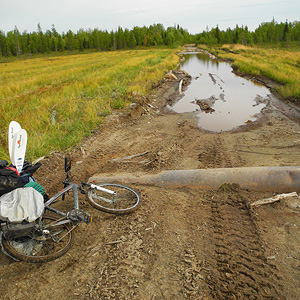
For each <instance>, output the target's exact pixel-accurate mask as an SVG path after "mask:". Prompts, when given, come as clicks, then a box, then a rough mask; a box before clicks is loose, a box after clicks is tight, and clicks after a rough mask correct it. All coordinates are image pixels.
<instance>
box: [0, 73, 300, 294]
mask: <svg viewBox="0 0 300 300" xmlns="http://www.w3.org/2000/svg"><path fill="white" fill-rule="evenodd" d="M176 76H177V77H178V80H177V81H176V80H175V81H174V80H173V79H165V80H164V81H163V82H162V86H159V87H158V88H157V89H155V90H153V93H152V95H151V96H149V99H136V105H134V106H132V107H131V108H130V109H128V110H126V111H121V112H115V113H114V114H112V115H111V116H109V117H107V118H106V121H105V123H104V124H102V125H101V126H99V128H98V130H96V131H95V132H94V134H93V136H92V137H90V138H87V139H86V141H83V142H82V144H81V145H79V146H78V147H74V148H73V149H69V150H68V151H66V153H67V154H68V156H70V157H71V158H72V160H73V165H72V174H73V175H76V176H77V177H78V178H80V179H81V180H84V181H87V180H88V179H89V178H90V177H91V176H93V175H94V174H99V173H107V174H111V175H118V174H121V173H122V174H124V173H125V174H126V173H128V174H131V175H135V174H136V175H139V174H145V173H146V174H156V173H159V172H161V171H165V170H186V169H198V168H226V167H227V168H228V167H243V166H246V167H257V166H299V165H300V156H299V147H300V125H299V123H298V122H296V121H295V120H299V119H300V118H299V116H300V114H297V110H294V109H292V112H293V113H295V114H296V115H297V117H298V118H287V117H286V116H285V115H284V113H282V112H281V111H280V110H276V109H274V108H273V106H271V107H270V109H268V111H265V112H264V118H263V119H261V121H259V122H257V123H255V124H247V125H246V126H247V127H245V128H243V129H237V130H234V131H232V132H219V133H213V132H207V131H204V130H201V129H199V128H198V127H197V120H196V119H195V118H194V116H193V115H190V114H174V113H170V112H166V111H165V109H164V108H165V107H166V103H168V102H170V103H173V102H174V101H176V99H177V98H178V96H179V95H178V84H179V81H180V80H181V79H184V84H183V86H184V88H185V87H186V86H187V84H188V82H189V80H190V79H189V78H185V77H183V76H184V74H180V73H176ZM180 76H181V77H180ZM148 102H149V104H151V106H149V105H148ZM282 105H283V104H281V106H282ZM284 111H285V112H287V111H290V108H289V107H286V108H285V110H284ZM141 153H146V154H145V155H142V156H138V158H137V159H133V160H130V161H127V160H126V161H124V160H122V159H121V160H117V161H113V159H116V158H117V159H120V158H122V157H127V156H130V155H133V154H141ZM64 155H65V153H53V154H52V155H51V156H49V157H46V158H45V159H43V161H42V167H41V168H40V169H39V170H38V172H37V174H36V176H35V178H36V180H37V181H38V182H39V183H40V184H42V185H43V186H45V188H46V190H47V193H49V194H50V196H52V195H54V193H56V192H57V191H59V190H61V188H62V186H63V185H62V181H63V179H64V172H63V163H64ZM132 187H133V188H134V189H136V190H137V191H138V192H139V193H140V195H141V199H142V202H141V206H140V208H139V209H137V210H136V211H134V212H133V213H132V214H129V215H123V216H114V215H109V214H105V213H103V212H101V211H97V210H95V209H93V208H92V207H91V206H90V205H88V204H87V203H86V202H85V201H84V199H80V208H81V209H83V210H85V211H87V212H88V213H90V214H91V215H92V217H93V222H92V223H91V224H88V225H85V224H80V226H78V228H76V232H75V239H74V244H73V247H72V248H71V250H70V251H69V252H68V253H67V254H66V255H64V256H62V257H61V258H59V259H57V260H55V261H52V262H49V263H45V264H41V265H36V264H35V265H33V264H27V263H23V262H15V261H13V260H12V259H11V258H9V257H7V256H5V255H4V254H1V255H0V291H1V293H0V299H5V300H6V299H13V300H23V299H37V300H40V299H41V300H44V299H55V300H56V299H61V300H71V299H72V300H73V299H79V300H82V299H84V300H88V299H101V300H126V299H128V300H129V299H130V300H164V299H166V300H185V299H187V300H212V299H214V300H223V299H243V300H244V299H274V300H275V299H276V300H281V299H287V300H295V299H300V286H299V278H300V271H299V270H300V268H299V261H300V252H299V246H300V238H299V229H300V219H299V213H300V199H290V200H289V201H282V202H280V203H274V204H272V205H265V206H264V207H260V208H257V209H255V210H254V209H251V210H250V209H249V203H252V202H254V201H257V200H260V199H263V198H267V197H271V196H272V195H273V193H269V192H252V191H248V190H243V189H240V188H238V187H237V186H235V185H232V186H223V188H221V189H219V190H215V191H207V190H197V189H195V190H193V189H188V188H180V189H168V188H159V187H157V186H140V185H134V186H132ZM81 196H82V195H81ZM71 204H72V200H71V199H69V198H68V199H66V200H65V202H63V203H62V205H63V207H67V206H70V205H71Z"/></svg>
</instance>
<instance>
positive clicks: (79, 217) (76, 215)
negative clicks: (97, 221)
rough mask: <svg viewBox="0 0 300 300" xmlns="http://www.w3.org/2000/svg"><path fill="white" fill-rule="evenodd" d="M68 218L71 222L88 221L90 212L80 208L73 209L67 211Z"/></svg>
mask: <svg viewBox="0 0 300 300" xmlns="http://www.w3.org/2000/svg"><path fill="white" fill-rule="evenodd" d="M68 219H70V220H71V221H73V222H82V221H83V222H84V223H87V224H88V223H90V222H91V221H92V218H91V216H90V214H88V213H87V212H85V211H83V210H81V209H73V210H71V211H69V213H68Z"/></svg>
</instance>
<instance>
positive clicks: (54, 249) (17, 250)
mask: <svg viewBox="0 0 300 300" xmlns="http://www.w3.org/2000/svg"><path fill="white" fill-rule="evenodd" d="M41 224H42V229H43V230H44V231H46V232H47V233H46V234H45V235H42V236H40V237H39V238H37V237H36V238H34V237H31V236H26V237H21V238H16V239H10V240H7V239H5V238H4V237H3V236H2V245H3V248H4V250H5V251H6V252H7V253H8V254H9V255H11V256H12V257H14V258H16V259H17V260H22V261H26V262H33V263H41V262H47V261H51V260H54V259H57V258H59V257H61V256H62V255H63V254H65V253H66V252H67V251H68V250H69V249H70V247H71V243H72V238H73V234H72V231H71V227H70V226H69V224H61V223H60V221H59V220H58V219H56V218H54V217H50V216H43V218H42V221H41Z"/></svg>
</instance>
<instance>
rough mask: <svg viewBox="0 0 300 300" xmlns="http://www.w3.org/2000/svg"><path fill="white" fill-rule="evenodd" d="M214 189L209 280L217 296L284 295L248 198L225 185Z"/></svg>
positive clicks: (218, 297) (273, 296) (214, 294)
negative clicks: (221, 190)
mask: <svg viewBox="0 0 300 300" xmlns="http://www.w3.org/2000/svg"><path fill="white" fill-rule="evenodd" d="M223 189H224V193H223V195H222V193H220V191H219V193H218V194H214V193H212V199H211V217H210V228H211V230H210V240H211V242H212V243H213V245H214V251H212V252H211V254H212V255H211V257H210V258H209V259H208V261H210V266H209V268H210V269H211V270H212V272H211V276H210V277H209V278H208V280H207V283H208V285H209V286H210V288H211V295H212V296H213V298H214V299H285V297H284V296H283V294H282V292H281V290H282V284H281V277H280V276H279V275H278V273H279V272H278V270H277V268H276V266H274V265H271V264H269V263H268V261H267V259H266V257H265V251H264V247H263V241H262V240H261V238H260V233H259V230H258V228H257V226H256V224H255V218H254V216H253V214H252V212H251V211H250V209H249V206H248V203H247V200H246V199H245V198H243V197H241V195H240V194H239V195H238V194H237V192H235V189H238V187H237V186H234V185H232V186H223Z"/></svg>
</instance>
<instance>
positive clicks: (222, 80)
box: [170, 53, 271, 132]
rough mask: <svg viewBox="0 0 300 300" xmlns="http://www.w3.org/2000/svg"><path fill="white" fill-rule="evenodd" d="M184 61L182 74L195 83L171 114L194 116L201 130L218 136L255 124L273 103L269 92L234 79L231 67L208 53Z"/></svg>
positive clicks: (174, 106)
mask: <svg viewBox="0 0 300 300" xmlns="http://www.w3.org/2000/svg"><path fill="white" fill-rule="evenodd" d="M185 58H186V60H185V62H184V63H183V65H182V67H181V70H185V71H187V72H188V73H189V74H190V75H191V76H192V78H193V80H192V82H191V84H190V85H189V86H188V89H187V90H186V91H185V92H184V96H183V97H182V98H181V99H180V100H179V101H178V102H177V103H175V104H174V105H173V106H171V107H170V109H171V110H173V111H175V112H177V113H185V112H194V114H195V116H196V117H197V121H198V125H199V127H200V128H203V129H206V130H210V131H217V132H220V131H229V130H231V129H233V128H235V127H237V126H240V125H244V124H246V123H247V122H255V121H256V119H257V118H256V117H257V114H259V113H260V112H261V110H262V109H263V108H264V107H265V106H266V104H267V103H268V101H269V100H270V96H271V92H270V91H269V89H268V88H266V87H265V86H263V85H261V84H258V83H256V82H254V81H251V80H248V79H245V78H242V77H240V76H237V75H235V74H234V73H233V72H232V67H231V65H230V64H229V63H226V62H220V61H218V60H216V59H212V58H210V57H209V56H208V55H207V54H205V53H190V54H185Z"/></svg>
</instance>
